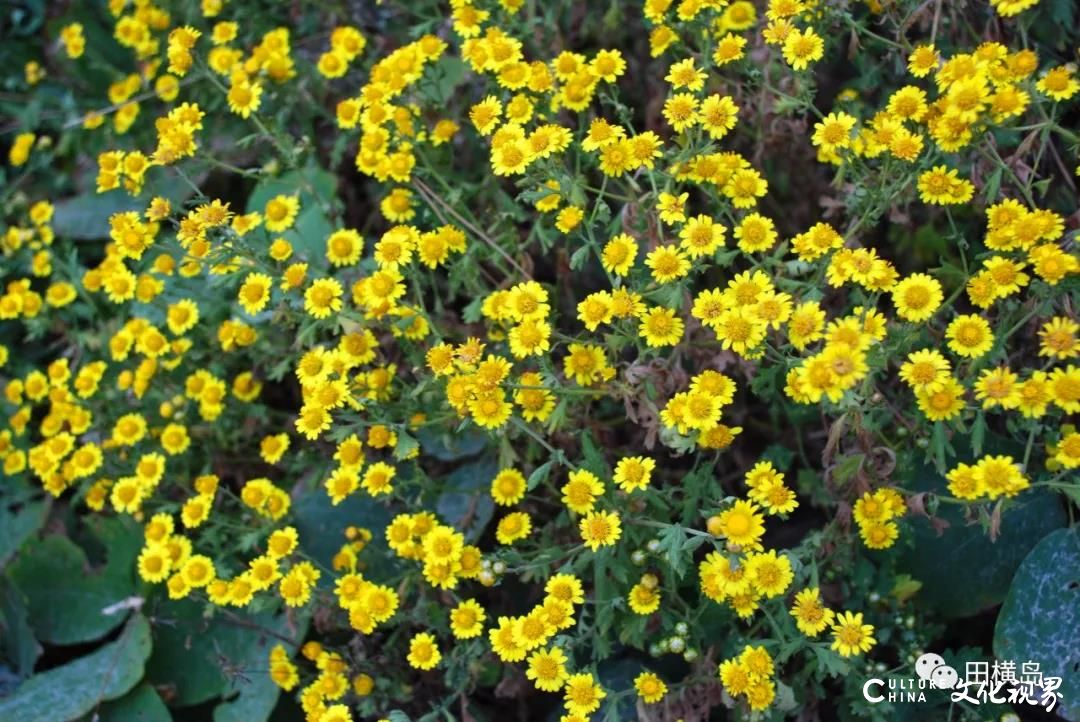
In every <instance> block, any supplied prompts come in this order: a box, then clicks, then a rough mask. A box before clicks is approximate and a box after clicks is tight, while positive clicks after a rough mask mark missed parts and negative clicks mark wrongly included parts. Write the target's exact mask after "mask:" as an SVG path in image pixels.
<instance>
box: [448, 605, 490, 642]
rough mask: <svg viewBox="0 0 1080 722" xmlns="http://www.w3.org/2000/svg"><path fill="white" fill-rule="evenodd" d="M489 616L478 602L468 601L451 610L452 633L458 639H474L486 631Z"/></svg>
mask: <svg viewBox="0 0 1080 722" xmlns="http://www.w3.org/2000/svg"><path fill="white" fill-rule="evenodd" d="M486 618H487V614H486V613H485V612H484V608H483V607H481V606H480V605H479V604H478V603H477V602H476V600H474V599H467V600H465V601H463V602H461V603H460V604H458V605H457V606H456V607H454V608H453V609H451V610H450V632H451V633H452V634H453V635H454V637H455V638H457V639H472V638H474V637H478V636H480V634H481V633H482V632H483V631H484V620H485V619H486Z"/></svg>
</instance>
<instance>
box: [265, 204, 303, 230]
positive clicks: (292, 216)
mask: <svg viewBox="0 0 1080 722" xmlns="http://www.w3.org/2000/svg"><path fill="white" fill-rule="evenodd" d="M299 212H300V199H299V198H297V197H296V196H286V195H277V196H274V197H273V198H271V199H270V200H269V201H267V202H266V207H265V208H264V209H263V217H264V219H265V220H264V224H265V225H266V230H268V231H270V232H271V233H281V232H282V231H286V230H288V229H289V228H292V225H293V223H294V222H295V221H296V215H297V213H299Z"/></svg>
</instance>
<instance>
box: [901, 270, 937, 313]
mask: <svg viewBox="0 0 1080 722" xmlns="http://www.w3.org/2000/svg"><path fill="white" fill-rule="evenodd" d="M892 298H893V303H894V304H895V305H896V312H897V314H898V315H899V316H900V318H902V319H904V320H905V321H910V322H912V323H918V322H920V321H926V320H927V319H929V318H930V317H931V316H933V315H934V311H936V310H937V309H938V307H939V306H940V305H941V302H942V299H943V298H944V294H943V293H942V291H941V284H940V283H938V281H937V280H936V279H934V278H931V277H930V276H928V275H926V274H925V273H913V274H911V275H910V276H908V277H907V278H905V279H904V280H902V281H900V282H899V283H897V284H896V286H894V287H893V289H892Z"/></svg>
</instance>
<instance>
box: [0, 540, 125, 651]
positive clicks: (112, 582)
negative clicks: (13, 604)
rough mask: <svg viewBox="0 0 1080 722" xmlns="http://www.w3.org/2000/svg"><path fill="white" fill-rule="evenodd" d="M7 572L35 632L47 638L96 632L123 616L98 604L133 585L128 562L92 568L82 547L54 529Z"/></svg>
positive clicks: (77, 639) (76, 638) (75, 639)
mask: <svg viewBox="0 0 1080 722" xmlns="http://www.w3.org/2000/svg"><path fill="white" fill-rule="evenodd" d="M8 574H9V577H10V579H11V580H12V581H13V582H15V584H16V585H17V586H18V588H19V589H20V590H21V591H22V593H23V594H25V595H26V599H27V603H28V608H29V611H30V626H31V627H32V628H33V630H34V633H35V635H36V636H37V638H38V639H40V640H41V641H43V642H48V643H50V644H79V643H82V642H89V641H92V640H94V639H99V638H101V637H102V636H104V635H105V634H107V633H108V632H109V630H111V629H113V628H114V627H116V626H117V625H119V624H120V623H121V622H123V621H124V614H123V613H117V614H105V613H104V612H103V610H104V609H105V608H106V607H109V606H111V605H113V604H115V603H117V602H119V601H122V600H124V599H126V598H127V597H130V596H131V595H132V593H133V592H134V590H135V582H134V576H133V571H132V567H131V565H130V564H128V565H126V568H123V569H121V568H120V567H119V566H112V567H110V566H107V567H106V568H105V569H104V570H101V571H98V572H96V573H95V572H91V571H89V563H88V562H87V559H86V555H85V554H84V553H83V550H82V549H81V548H79V547H78V546H76V545H75V544H74V543H73V542H72V541H71V540H70V539H68V538H67V537H65V536H61V535H59V534H53V535H51V536H47V537H45V538H44V539H42V540H41V541H40V542H38V543H36V544H32V545H30V546H28V547H26V548H25V549H24V550H23V551H22V552H21V553H20V554H19V556H18V558H16V560H15V561H14V562H13V563H12V564H11V568H10V569H9V571H8Z"/></svg>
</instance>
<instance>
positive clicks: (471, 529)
mask: <svg viewBox="0 0 1080 722" xmlns="http://www.w3.org/2000/svg"><path fill="white" fill-rule="evenodd" d="M498 472H499V468H498V464H496V463H495V461H494V460H492V459H481V460H478V461H474V462H472V463H469V464H465V465H463V466H459V467H458V468H457V469H455V470H454V472H453V473H451V474H450V475H449V476H448V477H446V479H445V480H444V481H443V486H442V493H441V494H440V495H439V498H438V499H437V500H436V502H435V511H436V512H437V513H438V515H439V517H440V518H441V519H444V520H445V521H446V522H447V523H449V524H452V525H453V526H456V527H457V528H458V529H459V530H460V531H462V532H464V534H465V538H466V539H467V540H468V541H470V542H472V541H475V540H476V539H478V538H479V537H480V535H481V534H482V533H483V532H484V529H485V527H487V525H488V522H490V521H491V517H492V515H493V514H494V513H495V502H493V501H492V499H491V494H489V493H488V491H489V489H490V488H491V480H492V479H494V478H495V475H496V474H497V473H498Z"/></svg>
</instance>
